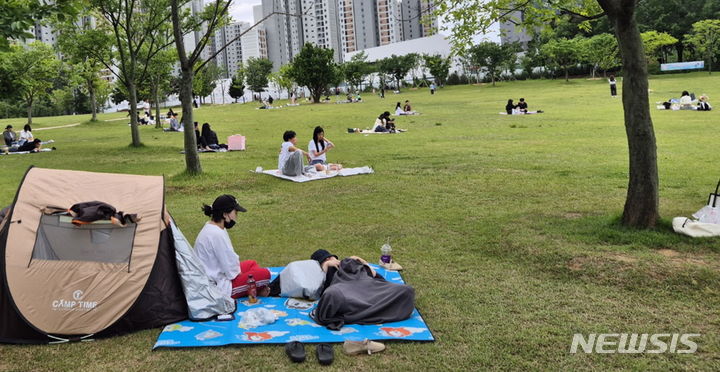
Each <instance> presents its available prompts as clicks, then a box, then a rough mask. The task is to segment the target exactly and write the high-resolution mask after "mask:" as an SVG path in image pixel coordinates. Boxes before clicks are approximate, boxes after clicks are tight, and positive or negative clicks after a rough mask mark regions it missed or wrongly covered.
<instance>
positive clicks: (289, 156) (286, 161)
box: [278, 126, 342, 177]
mask: <svg viewBox="0 0 720 372" xmlns="http://www.w3.org/2000/svg"><path fill="white" fill-rule="evenodd" d="M333 148H335V144H334V143H332V142H331V141H330V140H329V139H327V138H326V137H325V130H323V128H322V127H320V126H317V127H315V129H314V130H313V138H312V140H310V142H309V143H308V151H304V150H302V149H301V148H299V147H297V133H295V132H294V131H292V130H288V131H285V133H283V143H282V144H281V145H280V154H279V155H278V170H280V172H281V173H282V174H284V175H286V176H290V177H294V176H299V175H303V174H305V173H306V169H305V164H304V163H303V157H304V158H305V159H307V162H308V164H309V165H310V166H312V168H311V169H314V170H315V171H318V172H320V171H338V170H340V169H342V164H331V163H328V161H327V155H326V154H327V152H328V151H330V150H331V149H333Z"/></svg>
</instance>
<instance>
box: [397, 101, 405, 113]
mask: <svg viewBox="0 0 720 372" xmlns="http://www.w3.org/2000/svg"><path fill="white" fill-rule="evenodd" d="M395 115H405V110H403V109H402V106H401V105H400V102H398V103H397V104H395Z"/></svg>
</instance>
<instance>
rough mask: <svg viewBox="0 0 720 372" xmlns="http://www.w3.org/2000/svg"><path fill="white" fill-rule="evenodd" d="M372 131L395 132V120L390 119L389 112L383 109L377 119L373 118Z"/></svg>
mask: <svg viewBox="0 0 720 372" xmlns="http://www.w3.org/2000/svg"><path fill="white" fill-rule="evenodd" d="M373 132H383V133H384V132H390V133H395V121H393V120H392V119H390V112H389V111H385V112H383V113H382V114H380V116H378V118H377V119H375V126H374V127H373Z"/></svg>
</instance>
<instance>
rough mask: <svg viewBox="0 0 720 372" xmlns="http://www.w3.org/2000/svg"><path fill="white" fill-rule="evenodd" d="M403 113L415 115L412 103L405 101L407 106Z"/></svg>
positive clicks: (404, 107)
mask: <svg viewBox="0 0 720 372" xmlns="http://www.w3.org/2000/svg"><path fill="white" fill-rule="evenodd" d="M403 111H405V112H407V113H411V114H414V113H415V111H413V110H412V106H411V105H410V101H408V100H405V105H404V106H403Z"/></svg>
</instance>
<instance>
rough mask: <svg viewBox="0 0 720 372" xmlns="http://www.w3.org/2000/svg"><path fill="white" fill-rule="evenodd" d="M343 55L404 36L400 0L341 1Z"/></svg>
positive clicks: (339, 0) (395, 40)
mask: <svg viewBox="0 0 720 372" xmlns="http://www.w3.org/2000/svg"><path fill="white" fill-rule="evenodd" d="M338 6H339V7H338V8H339V11H338V13H339V18H340V35H341V40H340V46H341V48H342V51H343V54H344V53H349V52H354V51H356V50H362V49H367V48H372V47H376V46H380V45H387V44H392V43H395V42H397V41H399V39H400V33H399V30H398V19H397V17H398V14H399V13H398V11H397V6H398V3H397V1H396V0H338Z"/></svg>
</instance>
